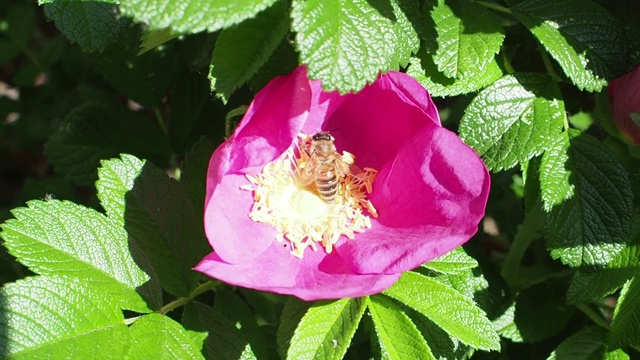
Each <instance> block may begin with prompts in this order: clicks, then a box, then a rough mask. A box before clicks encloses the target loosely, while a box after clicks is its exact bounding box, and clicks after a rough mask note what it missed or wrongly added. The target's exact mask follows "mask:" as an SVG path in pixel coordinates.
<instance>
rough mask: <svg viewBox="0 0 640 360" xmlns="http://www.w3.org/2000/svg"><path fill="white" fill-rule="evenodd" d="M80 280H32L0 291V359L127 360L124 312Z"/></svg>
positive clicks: (47, 277) (127, 339)
mask: <svg viewBox="0 0 640 360" xmlns="http://www.w3.org/2000/svg"><path fill="white" fill-rule="evenodd" d="M113 305H114V304H113V303H112V299H111V297H110V296H108V295H106V294H105V293H104V291H103V290H102V289H101V288H100V287H97V286H95V284H92V283H91V282H90V281H87V280H84V279H82V278H68V277H59V276H34V277H29V278H26V279H23V280H18V281H16V282H15V283H9V284H5V285H4V286H3V287H2V289H1V290H0V314H2V316H0V354H2V355H7V356H9V357H10V358H14V357H15V358H21V359H22V358H25V359H44V358H47V359H65V358H66V359H68V358H74V359H108V358H124V354H125V352H126V350H127V348H128V347H129V338H128V336H127V335H128V334H127V330H128V329H127V326H126V325H125V324H124V318H123V316H122V312H121V311H120V309H119V308H118V307H117V306H113Z"/></svg>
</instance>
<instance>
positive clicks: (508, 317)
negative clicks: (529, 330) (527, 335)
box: [493, 302, 524, 343]
mask: <svg viewBox="0 0 640 360" xmlns="http://www.w3.org/2000/svg"><path fill="white" fill-rule="evenodd" d="M515 314H516V305H515V302H514V303H513V304H511V306H509V307H508V308H507V309H506V310H505V311H504V313H502V314H501V315H500V316H499V317H498V318H496V319H495V320H493V325H494V327H495V328H496V329H497V330H498V334H500V336H501V337H503V338H506V339H509V340H511V341H513V342H515V343H520V342H523V341H524V339H523V338H522V334H520V330H518V325H516V323H515V322H514V319H515Z"/></svg>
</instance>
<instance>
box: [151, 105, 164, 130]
mask: <svg viewBox="0 0 640 360" xmlns="http://www.w3.org/2000/svg"><path fill="white" fill-rule="evenodd" d="M153 112H154V113H155V115H156V119H157V120H158V126H160V130H162V133H164V134H167V133H168V130H167V124H165V122H164V117H163V116H162V113H161V112H160V109H158V108H155V109H153Z"/></svg>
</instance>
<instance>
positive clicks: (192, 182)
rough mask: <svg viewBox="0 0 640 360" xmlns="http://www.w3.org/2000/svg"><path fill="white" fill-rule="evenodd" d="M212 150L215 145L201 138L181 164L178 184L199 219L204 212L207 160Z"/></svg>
mask: <svg viewBox="0 0 640 360" xmlns="http://www.w3.org/2000/svg"><path fill="white" fill-rule="evenodd" d="M214 150H215V144H214V143H213V142H212V141H211V140H209V139H207V138H205V137H202V138H200V140H199V141H198V142H197V143H196V144H195V145H194V146H193V149H191V152H189V153H188V154H187V155H186V156H185V160H184V163H183V164H182V174H181V175H180V183H181V184H182V186H183V188H184V189H185V190H186V191H187V193H188V194H189V198H190V199H191V203H192V204H193V206H194V208H195V209H196V211H197V213H198V216H199V217H201V218H202V215H203V211H204V195H205V193H206V185H207V168H208V167H209V159H210V158H211V154H213V151H214Z"/></svg>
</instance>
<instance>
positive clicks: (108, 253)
mask: <svg viewBox="0 0 640 360" xmlns="http://www.w3.org/2000/svg"><path fill="white" fill-rule="evenodd" d="M27 205H28V207H26V208H16V209H14V210H13V211H12V213H13V216H14V217H15V219H11V220H8V221H7V222H6V223H4V224H3V225H2V226H1V228H2V233H0V235H1V236H2V238H3V239H4V240H5V242H4V245H5V246H6V247H7V249H8V250H9V253H10V254H11V255H13V256H15V257H16V258H17V259H18V261H19V262H20V263H22V264H24V265H25V266H27V267H29V269H30V270H31V271H33V272H35V273H38V274H41V275H65V276H69V277H81V278H82V279H86V280H87V281H90V282H91V283H92V284H95V285H96V286H98V285H99V286H100V289H101V291H102V293H104V294H110V296H112V297H113V298H114V299H118V301H119V303H120V306H122V307H123V308H125V309H131V310H134V311H138V312H148V311H149V309H148V308H147V305H146V304H145V302H144V301H143V300H142V298H140V296H139V295H138V294H137V293H136V291H135V290H136V288H138V287H139V286H141V285H142V284H144V283H145V282H146V281H147V280H148V279H149V278H148V276H147V275H146V274H145V273H144V272H142V270H140V268H139V267H138V266H137V265H136V263H135V262H134V260H133V258H132V257H131V254H130V252H129V247H128V242H127V233H126V232H125V231H124V230H123V229H122V227H120V226H118V225H117V224H114V223H113V222H112V221H111V220H110V219H108V218H107V217H106V216H104V215H102V214H100V213H98V212H97V211H95V210H93V209H89V208H85V207H83V206H80V205H76V204H74V203H72V202H66V201H65V202H62V201H58V200H49V201H30V202H28V203H27Z"/></svg>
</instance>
